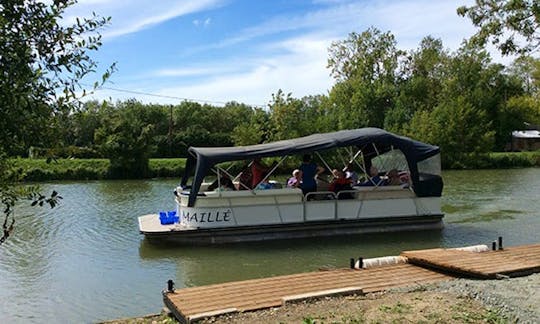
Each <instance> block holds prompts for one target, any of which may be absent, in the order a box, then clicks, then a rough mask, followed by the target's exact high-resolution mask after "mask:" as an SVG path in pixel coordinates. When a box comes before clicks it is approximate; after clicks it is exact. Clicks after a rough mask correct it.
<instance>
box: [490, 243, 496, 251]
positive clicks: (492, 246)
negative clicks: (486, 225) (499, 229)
mask: <svg viewBox="0 0 540 324" xmlns="http://www.w3.org/2000/svg"><path fill="white" fill-rule="evenodd" d="M491 250H492V251H496V250H497V242H495V241H493V242H491Z"/></svg>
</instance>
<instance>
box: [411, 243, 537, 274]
mask: <svg viewBox="0 0 540 324" xmlns="http://www.w3.org/2000/svg"><path fill="white" fill-rule="evenodd" d="M401 255H402V256H405V257H407V258H408V262H409V263H412V264H416V265H420V266H427V267H432V268H436V269H441V270H445V271H449V272H454V273H458V274H461V275H465V276H471V277H477V278H483V279H491V278H496V277H497V276H498V275H506V276H517V275H522V274H526V273H532V272H538V270H540V244H532V245H525V246H519V247H510V248H505V249H503V250H496V251H486V252H470V251H458V250H454V249H430V250H419V251H405V252H402V253H401Z"/></svg>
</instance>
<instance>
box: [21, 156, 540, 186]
mask: <svg viewBox="0 0 540 324" xmlns="http://www.w3.org/2000/svg"><path fill="white" fill-rule="evenodd" d="M11 162H12V163H13V167H14V168H15V170H17V173H18V174H20V181H27V182H39V181H52V180H103V179H118V175H117V174H114V173H112V172H111V168H110V161H109V160H108V159H56V160H53V161H49V162H48V161H47V160H46V159H28V158H17V159H12V160H11ZM185 163H186V159H185V158H164V159H149V164H148V165H149V168H148V173H147V178H168V177H175V178H180V177H181V175H182V173H183V171H184V167H185ZM299 163H300V162H299V161H290V162H289V163H285V164H284V165H282V166H281V167H280V168H278V170H277V173H278V174H289V173H290V170H292V169H294V168H295V167H296V166H297V165H298V164H299ZM526 167H540V151H535V152H494V153H486V154H482V155H475V156H474V157H470V158H469V160H464V162H463V164H460V165H457V168H461V169H466V168H470V169H506V168H526ZM234 171H239V170H234Z"/></svg>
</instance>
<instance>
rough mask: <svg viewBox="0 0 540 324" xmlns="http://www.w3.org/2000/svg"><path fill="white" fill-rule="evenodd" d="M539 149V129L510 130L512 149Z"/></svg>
mask: <svg viewBox="0 0 540 324" xmlns="http://www.w3.org/2000/svg"><path fill="white" fill-rule="evenodd" d="M536 150H540V131H538V130H521V131H513V132H512V151H536Z"/></svg>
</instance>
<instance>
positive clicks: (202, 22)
mask: <svg viewBox="0 0 540 324" xmlns="http://www.w3.org/2000/svg"><path fill="white" fill-rule="evenodd" d="M210 22H212V18H206V19H205V20H199V19H195V20H193V25H195V26H196V27H199V26H203V27H207V26H209V25H210Z"/></svg>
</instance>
